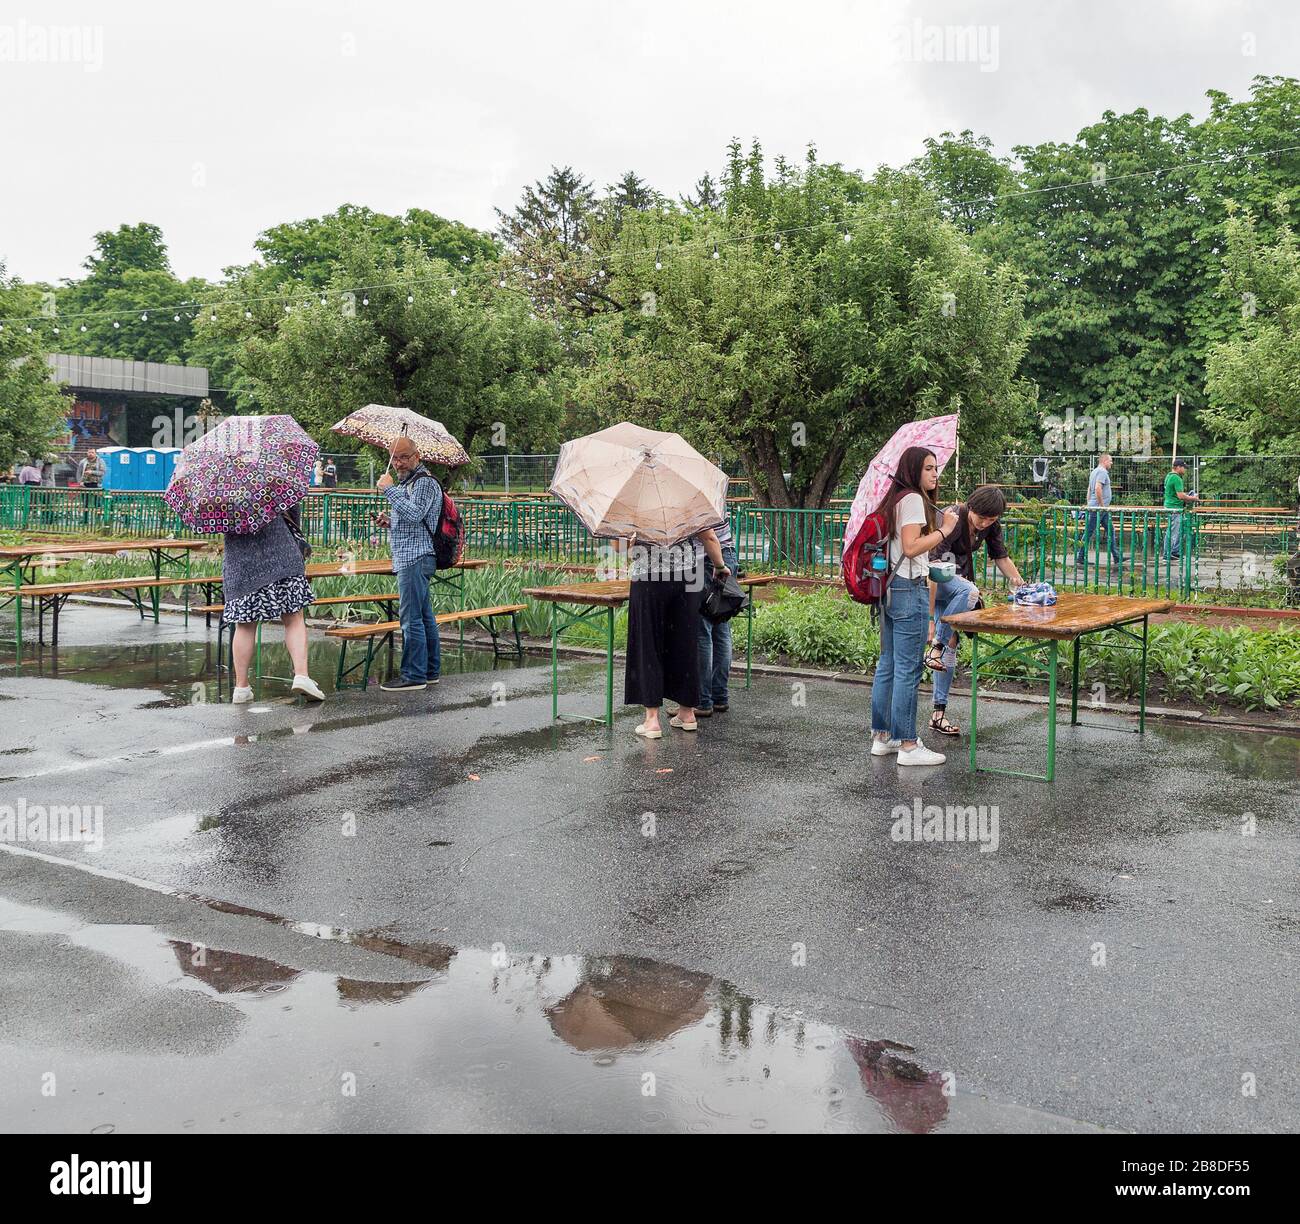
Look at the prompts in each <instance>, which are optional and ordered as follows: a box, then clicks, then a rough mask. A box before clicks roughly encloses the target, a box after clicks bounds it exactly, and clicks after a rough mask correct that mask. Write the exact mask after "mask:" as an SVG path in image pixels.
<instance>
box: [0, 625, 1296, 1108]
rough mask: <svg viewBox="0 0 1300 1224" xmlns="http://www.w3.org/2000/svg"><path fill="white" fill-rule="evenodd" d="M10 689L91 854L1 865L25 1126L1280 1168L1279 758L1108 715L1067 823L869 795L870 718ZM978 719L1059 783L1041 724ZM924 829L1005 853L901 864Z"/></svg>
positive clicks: (170, 663)
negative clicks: (1216, 1140) (833, 1133)
mask: <svg viewBox="0 0 1300 1224" xmlns="http://www.w3.org/2000/svg"><path fill="white" fill-rule="evenodd" d="M316 636H317V637H318V635H316ZM9 650H10V653H8V654H6V655H3V656H0V726H3V733H2V734H0V814H3V811H4V806H3V805H9V806H10V807H12V808H14V809H15V810H17V807H18V805H20V804H25V805H26V806H27V807H28V808H29V809H30V808H31V807H32V805H45V806H48V805H55V804H57V805H72V804H77V805H85V806H86V808H87V809H94V808H95V807H96V806H99V805H102V809H103V824H102V832H103V846H102V848H101V849H98V850H95V849H91V848H87V846H86V845H85V844H84V843H82V842H71V841H68V842H63V843H57V844H50V843H48V842H47V843H44V844H39V843H34V842H29V843H27V844H25V845H24V844H21V843H10V852H8V853H0V1015H4V1016H5V1017H6V1023H5V1025H4V1027H3V1032H0V1046H3V1054H2V1056H0V1128H3V1129H5V1130H12V1129H21V1130H68V1131H74V1132H75V1131H89V1130H91V1129H94V1128H96V1127H101V1128H115V1129H117V1130H119V1131H124V1130H164V1131H167V1130H184V1129H196V1130H223V1129H231V1130H280V1129H294V1130H299V1129H301V1130H313V1131H314V1130H388V1129H391V1130H404V1129H420V1130H456V1129H485V1130H502V1129H512V1130H525V1129H534V1130H573V1129H592V1130H601V1129H618V1130H685V1129H694V1130H745V1131H748V1130H777V1131H782V1130H818V1129H827V1130H835V1129H842V1130H865V1131H872V1130H916V1131H924V1130H944V1129H948V1130H1013V1131H1022V1130H1089V1129H1095V1128H1117V1129H1129V1130H1136V1131H1186V1130H1190V1131H1213V1130H1226V1131H1270V1130H1294V1129H1296V1109H1295V1101H1296V1099H1297V1097H1298V1095H1300V1073H1298V1071H1297V1066H1296V1053H1295V1051H1296V1048H1297V1037H1300V1031H1298V1030H1300V1025H1298V1024H1297V1020H1296V1016H1297V1008H1296V1004H1297V997H1296V985H1295V981H1296V978H1295V971H1296V959H1297V934H1298V933H1300V897H1298V895H1297V894H1298V890H1297V871H1296V868H1297V862H1298V861H1300V856H1298V855H1297V850H1298V849H1300V785H1298V784H1297V779H1298V778H1300V740H1297V739H1295V738H1289V737H1285V736H1270V735H1263V734H1257V733H1245V732H1232V731H1226V730H1223V729H1220V728H1202V727H1189V726H1180V725H1174V724H1161V723H1159V722H1154V723H1151V724H1149V726H1148V732H1147V734H1146V736H1145V737H1144V738H1143V739H1139V738H1138V737H1137V736H1136V735H1134V734H1132V733H1131V732H1130V731H1128V730H1125V729H1124V728H1128V727H1129V726H1130V725H1131V724H1130V723H1128V722H1127V721H1126V720H1124V719H1121V718H1118V717H1115V716H1104V715H1098V714H1093V715H1092V718H1094V719H1098V720H1099V721H1102V722H1104V723H1107V724H1109V726H1110V728H1111V729H1095V728H1086V729H1070V728H1068V727H1067V726H1062V727H1061V728H1060V732H1059V739H1058V754H1057V780H1056V783H1055V784H1054V785H1053V786H1047V785H1045V784H1042V783H1036V782H1027V781H1021V780H1017V779H1011V778H1004V777H996V776H991V775H983V774H981V775H972V774H971V773H970V772H969V769H968V766H967V760H966V754H965V751H964V748H965V743H966V741H965V740H963V741H961V743H962V749H961V750H958V751H957V752H955V753H954V754H953V755H952V756H950V759H949V761H948V763H947V764H946V765H945V766H943V767H940V768H937V769H926V770H919V769H913V770H900V769H899V767H898V766H897V765H896V764H895V763H893V762H892V761H891V760H889V759H872V758H870V757H869V756H868V755H867V752H866V748H867V736H866V732H865V730H864V727H865V725H866V718H867V715H866V711H867V702H868V699H869V690H868V689H867V688H866V687H865V686H851V685H841V684H834V683H830V682H807V683H806V684H805V685H804V686H803V687H794V683H793V682H791V681H784V680H778V679H773V678H770V677H764V678H761V679H758V678H756V679H755V681H754V687H753V689H752V691H750V692H748V693H746V692H745V691H744V689H743V679H742V680H741V681H740V683H739V684H737V685H735V687H733V693H732V702H733V704H732V708H731V710H730V712H729V713H727V714H725V715H720V716H715V717H714V718H713V719H712V720H711V721H709V722H707V723H702V724H701V727H702V730H701V731H700V733H699V734H698V735H690V736H688V735H686V734H684V733H681V732H675V731H670V732H667V734H666V737H665V739H664V740H663V741H660V742H656V743H644V742H642V741H640V740H638V739H636V738H635V737H634V736H633V735H632V727H633V726H634V725H635V722H636V721H637V717H636V714H635V713H634V712H632V711H620V712H616V724H615V727H614V728H613V730H612V732H611V731H609V730H607V729H606V728H604V727H600V726H596V725H591V724H586V725H581V724H580V725H561V726H558V727H553V726H552V725H551V722H550V712H551V699H550V672H549V667H548V666H539V665H537V664H538V662H539V661H537V660H532V661H530V663H531V665H530V666H527V667H518V666H515V665H514V664H506V663H502V664H499V665H497V666H496V667H493V666H492V660H491V656H490V653H489V654H487V655H484V654H483V653H481V652H467V653H466V664H465V670H463V671H457V670H456V667H457V660H456V656H455V653H454V652H448V654H447V656H446V661H445V668H444V679H443V682H442V683H441V685H439V686H438V687H437V688H434V689H430V690H428V691H427V692H425V693H422V694H418V695H414V696H412V695H406V694H383V693H379V692H376V691H370V692H367V693H364V694H361V693H346V694H337V695H335V694H332V693H331V695H330V700H328V701H327V702H326V703H325V704H324V705H322V706H306V705H301V704H298V703H296V702H293V701H290V700H289V699H288V695H287V691H286V686H284V685H283V684H277V683H268V684H267V685H266V687H265V691H264V693H263V694H262V699H261V700H259V702H257V703H256V704H255V705H254V706H252V707H243V708H237V707H230V706H228V705H224V704H217V703H215V701H213V700H212V698H213V697H214V696H215V686H214V685H213V684H211V683H210V680H211V674H210V668H211V665H212V663H213V648H212V646H211V644H210V641H209V639H208V638H207V636H206V635H205V633H204V630H203V628H202V625H201V623H198V624H195V625H192V626H191V628H190V630H189V632H188V634H186V633H185V632H184V631H183V630H182V629H181V627H180V626H179V624H178V623H176V622H167V621H165V623H164V624H163V625H162V626H159V627H155V626H154V625H152V624H151V623H148V624H141V623H140V622H138V621H137V620H136V619H135V617H134V616H133V615H128V614H126V613H121V612H117V611H106V610H97V609H87V608H70V609H69V610H68V611H67V613H66V615H65V619H64V624H63V646H62V647H61V651H60V656H59V660H58V668H57V674H55V669H54V668H53V667H52V665H51V660H50V659H49V658H48V656H47V657H46V658H45V659H43V660H41V661H40V662H39V664H38V665H33V664H31V663H28V664H25V665H24V666H23V668H22V669H21V670H16V669H15V668H14V667H13V663H12V653H11V651H12V648H11V647H10V648H9ZM277 654H278V651H275V650H270V651H268V658H267V662H268V668H269V670H271V671H278V672H281V673H282V672H283V670H284V667H283V664H282V662H281V661H279V660H277V659H276V657H275V656H276V655H277ZM333 662H334V653H333V649H332V648H330V647H326V646H325V644H324V643H323V642H319V641H317V642H316V643H315V644H314V645H313V659H312V670H313V674H315V675H316V676H317V677H318V678H323V677H325V676H327V675H332V670H333ZM277 664H278V665H277ZM205 669H207V670H205ZM621 679H622V678H621V668H620V672H619V675H618V677H617V680H616V683H617V684H618V685H619V686H621ZM561 684H562V691H563V697H562V708H564V709H569V710H573V711H575V712H576V711H583V710H585V711H587V712H591V713H595V712H597V711H598V710H599V708H600V705H601V702H602V700H603V667H602V666H601V665H599V664H591V663H586V662H570V663H564V664H563V665H562V675H561ZM965 715H966V709H965V702H964V701H961V702H958V703H955V705H954V710H953V717H954V718H958V721H964V717H965ZM959 716H960V717H959ZM980 722H981V760H982V761H984V762H986V763H989V764H998V765H1002V766H1005V767H1011V768H1025V769H1037V768H1041V765H1042V757H1043V753H1044V732H1045V728H1044V722H1043V710H1042V709H1041V707H1033V706H1024V705H1013V704H1010V703H1000V702H994V701H990V702H988V703H987V704H985V703H984V702H983V701H982V702H981V706H980ZM985 733H986V734H987V739H985ZM985 747H987V751H988V755H987V757H985V755H984V750H985ZM917 800H919V801H920V804H921V805H922V811H924V808H925V806H926V805H938V806H940V807H944V806H946V805H960V806H963V807H965V806H970V805H973V806H976V807H979V806H983V808H984V809H985V812H984V815H985V816H986V817H991V816H992V809H993V808H994V807H996V809H997V811H996V817H997V825H996V832H997V848H996V850H994V851H992V852H984V851H982V850H981V848H980V847H979V846H978V845H976V844H971V843H970V842H955V843H954V842H948V843H945V842H931V841H923V842H921V843H916V842H912V841H899V840H896V839H895V838H894V837H892V836H891V829H893V828H894V826H895V821H896V817H897V815H898V813H897V812H896V811H895V809H896V808H897V807H899V806H900V805H901V806H902V807H903V808H905V809H906V810H907V811H908V812H912V811H914V810H915V808H914V805H915V803H916V801H917ZM85 827H86V830H87V832H88V833H93V832H94V818H93V814H92V815H89V816H87V817H86V818H85ZM1244 833H1250V834H1253V835H1243V834H1244ZM647 834H649V835H647ZM15 847H16V849H17V850H18V851H19V853H14V852H12V851H13V849H14V848H15ZM2 848H3V847H0V849H2ZM24 850H25V851H30V852H34V853H35V854H36V855H40V856H44V857H43V858H42V857H34V856H33V854H32V853H22V851H24ZM52 860H61V862H56V861H52ZM244 911H255V913H248V912H244ZM47 1074H53V1075H54V1076H55V1077H56V1080H57V1085H58V1088H57V1091H56V1092H54V1093H53V1094H52V1095H50V1094H49V1093H44V1094H43V1093H42V1090H41V1089H42V1084H43V1083H44V1082H45V1081H44V1080H43V1079H42V1077H43V1076H46V1075H47ZM1250 1077H1253V1079H1252V1078H1250ZM1252 1088H1253V1094H1252Z"/></svg>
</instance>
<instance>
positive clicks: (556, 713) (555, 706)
mask: <svg viewBox="0 0 1300 1224" xmlns="http://www.w3.org/2000/svg"><path fill="white" fill-rule="evenodd" d="M559 648H560V616H559V606H558V605H557V604H552V605H551V721H552V722H556V721H557V720H558V719H559V717H560V652H559Z"/></svg>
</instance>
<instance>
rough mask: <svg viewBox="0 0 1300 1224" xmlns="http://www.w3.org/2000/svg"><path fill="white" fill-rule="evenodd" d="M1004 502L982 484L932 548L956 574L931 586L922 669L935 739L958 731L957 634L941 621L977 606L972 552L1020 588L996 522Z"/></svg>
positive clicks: (933, 554) (956, 508) (994, 488)
mask: <svg viewBox="0 0 1300 1224" xmlns="http://www.w3.org/2000/svg"><path fill="white" fill-rule="evenodd" d="M1006 508H1007V499H1006V497H1005V495H1004V494H1003V492H1002V490H1001V489H999V488H998V487H997V486H996V485H981V486H980V487H979V488H978V489H976V490H975V491H974V492H973V493H972V494H971V495H970V497H968V498H967V499H966V501H965V503H964V504H959V505H957V506H952V507H950V509H952V510H953V511H955V512H956V515H957V526H956V527H955V528H954V529H953V530H952V531H951V532H949V533H948V534H946V535H945V536H944V538H943V540H942V541H941V542H940V543H939V545H938V547H937V548H934V549H931V551H930V556H931V557H933V558H934V559H935V560H939V561H952V562H953V563H954V565H955V566H956V569H957V573H956V575H955V576H954V577H953V578H952V579H951V580H950V581H948V582H944V583H936V582H932V583H930V617H931V621H930V628H929V630H928V635H929V638H930V642H931V645H930V649H929V650H928V651H927V652H926V656H925V664H926V666H927V667H928V668H930V670H931V671H933V672H934V710H933V712H932V713H931V715H930V730H931V731H937V732H938V733H939V734H940V735H960V734H961V728H960V727H958V726H957V725H956V724H954V723H951V722H949V721H948V692H949V690H950V689H951V688H952V681H953V676H954V675H955V674H956V672H957V630H956V629H954V628H953V627H952V626H951V625H947V624H945V623H944V620H943V618H944V617H945V616H955V615H956V614H957V613H959V612H969V611H971V609H973V608H976V607H978V606H979V604H980V602H981V601H980V593H979V588H978V587H976V585H975V553H976V552H978V551H979V548H980V545H981V544H982V545H983V546H984V547H985V548H986V549H987V550H988V555H989V559H990V560H991V561H992V562H993V564H994V565H996V566H997V568H998V572H999V573H1001V574H1003V575H1004V576H1005V577H1006V579H1007V581H1008V582H1010V583H1011V586H1012V589H1014V588H1016V587H1018V586H1021V585H1023V583H1024V579H1023V578H1021V576H1020V571H1019V570H1018V569H1017V568H1016V563H1015V562H1014V561H1012V560H1011V554H1010V553H1009V552H1008V551H1007V546H1006V542H1005V541H1004V540H1003V539H1002V527H1001V525H1000V524H999V522H998V520H999V519H1000V518H1001V517H1002V515H1003V514H1004V513H1005V511H1006Z"/></svg>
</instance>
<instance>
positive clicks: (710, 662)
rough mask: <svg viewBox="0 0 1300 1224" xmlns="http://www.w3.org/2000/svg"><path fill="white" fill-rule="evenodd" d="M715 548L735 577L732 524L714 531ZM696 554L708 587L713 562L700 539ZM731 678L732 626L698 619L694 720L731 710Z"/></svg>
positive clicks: (727, 622) (722, 622) (697, 540)
mask: <svg viewBox="0 0 1300 1224" xmlns="http://www.w3.org/2000/svg"><path fill="white" fill-rule="evenodd" d="M714 534H716V536H717V537H718V547H719V548H721V550H722V561H723V564H724V565H725V566H726V569H727V572H728V573H731V574H734V573H736V572H737V570H738V569H739V562H738V559H737V557H736V544H735V541H734V540H733V539H732V537H731V524H730V523H723V524H722V526H721V527H718V528H716V529H715V533H714ZM695 539H696V550H695V551H696V554H697V557H698V558H699V559H700V560H701V562H702V563H703V565H704V581H705V582H706V583H707V582H708V581H710V580H711V579H712V578H713V576H714V568H713V561H712V559H711V558H710V557H709V556H708V554H707V553H706V552H705V550H704V546H703V544H702V543H701V542H700V537H699V536H696V537H695ZM730 676H731V622H730V621H729V620H725V621H720V622H719V623H718V624H716V625H715V624H714V623H713V622H712V621H710V620H709V619H708V618H707V617H705V616H701V617H700V699H699V701H698V702H697V703H696V708H695V717H696V718H711V717H712V716H713V714H714V712H715V711H716V712H717V713H719V714H725V713H726V712H727V710H728V709H730V704H729V702H728V700H727V698H728V691H727V684H728V681H729V679H730Z"/></svg>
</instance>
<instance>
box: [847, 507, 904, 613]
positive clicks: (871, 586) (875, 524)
mask: <svg viewBox="0 0 1300 1224" xmlns="http://www.w3.org/2000/svg"><path fill="white" fill-rule="evenodd" d="M842 569H843V572H844V585H845V586H846V587H847V588H848V592H849V595H850V597H851V598H853V599H855V600H857V602H858V603H861V604H869V605H871V606H872V607H873V608H878V607H879V606H880V604H881V603H882V602H883V600H884V598H885V591H886V590H887V589H888V587H889V580H890V578H891V577H893V572H894V567H893V566H891V565H890V564H889V527H888V524H886V522H885V516H884V514H882V513H881V512H880V511H877V512H876V513H875V514H868V515H867V517H866V519H865V520H864V521H863V523H862V526H861V527H859V528H858V534H857V535H856V536H855V537H854V539H853V541H852V543H851V544H850V546H849V549H848V551H847V552H845V554H844V560H843V562H842Z"/></svg>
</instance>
